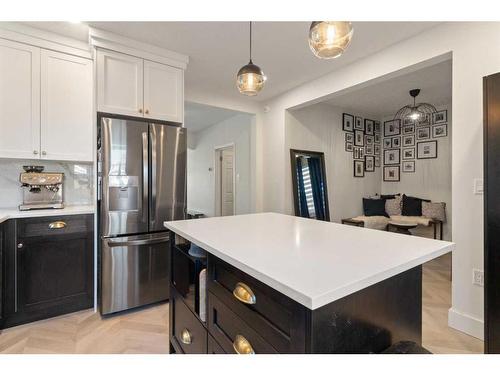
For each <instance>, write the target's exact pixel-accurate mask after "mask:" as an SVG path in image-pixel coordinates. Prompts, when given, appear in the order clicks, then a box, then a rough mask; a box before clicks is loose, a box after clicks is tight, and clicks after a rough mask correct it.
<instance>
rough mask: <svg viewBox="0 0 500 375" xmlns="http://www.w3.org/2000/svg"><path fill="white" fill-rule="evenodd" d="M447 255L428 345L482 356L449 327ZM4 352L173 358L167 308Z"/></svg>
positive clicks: (439, 272) (88, 318)
mask: <svg viewBox="0 0 500 375" xmlns="http://www.w3.org/2000/svg"><path fill="white" fill-rule="evenodd" d="M450 261H451V256H449V255H447V256H444V257H441V258H439V259H437V260H434V261H432V262H429V263H428V264H426V265H425V266H424V273H423V345H424V346H425V347H426V348H427V349H429V350H431V351H432V352H434V353H482V352H483V342H482V341H480V340H477V339H475V338H473V337H471V336H468V335H466V334H463V333H461V332H459V331H456V330H454V329H452V328H449V327H448V325H447V314H448V308H449V307H450V304H451V290H450V289H451V286H450V278H449V272H450ZM0 352H1V353H96V354H97V353H168V304H162V305H157V306H154V307H150V308H146V309H143V310H138V311H133V312H131V313H127V314H122V315H118V316H114V317H112V318H105V319H103V318H101V317H100V315H99V314H98V313H94V312H93V311H92V310H86V311H81V312H78V313H74V314H68V315H65V316H62V317H57V318H53V319H48V320H44V321H40V322H35V323H31V324H26V325H24V326H20V327H14V328H9V329H6V330H4V331H2V332H0Z"/></svg>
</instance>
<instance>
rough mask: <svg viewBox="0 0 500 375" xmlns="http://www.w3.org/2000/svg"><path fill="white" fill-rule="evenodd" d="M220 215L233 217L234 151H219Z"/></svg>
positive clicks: (230, 149)
mask: <svg viewBox="0 0 500 375" xmlns="http://www.w3.org/2000/svg"><path fill="white" fill-rule="evenodd" d="M220 162H221V174H220V175H221V183H220V186H221V215H222V216H229V215H234V150H233V148H232V147H231V148H225V149H222V150H221V158H220Z"/></svg>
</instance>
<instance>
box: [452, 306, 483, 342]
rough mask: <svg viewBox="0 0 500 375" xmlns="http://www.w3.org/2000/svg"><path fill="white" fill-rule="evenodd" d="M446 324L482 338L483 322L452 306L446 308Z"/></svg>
mask: <svg viewBox="0 0 500 375" xmlns="http://www.w3.org/2000/svg"><path fill="white" fill-rule="evenodd" d="M448 325H449V326H450V327H451V328H454V329H457V330H459V331H462V332H464V333H466V334H468V335H470V336H474V337H476V338H478V339H480V340H484V322H483V321H482V320H481V319H478V318H475V317H473V316H470V315H467V314H464V313H463V312H460V311H457V310H455V309H453V308H450V309H449V310H448Z"/></svg>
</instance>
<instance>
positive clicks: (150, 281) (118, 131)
mask: <svg viewBox="0 0 500 375" xmlns="http://www.w3.org/2000/svg"><path fill="white" fill-rule="evenodd" d="M97 150H98V204H99V218H98V223H99V234H100V241H101V243H100V267H99V271H100V272H99V275H100V283H99V284H100V311H101V313H102V314H110V313H114V312H118V311H122V310H127V309H130V308H133V307H137V306H142V305H146V304H150V303H153V302H158V301H162V300H166V299H168V298H169V268H170V267H169V258H170V256H169V253H170V251H169V241H170V232H169V231H167V230H166V229H165V227H164V226H163V222H164V221H167V220H179V219H183V218H184V217H185V206H186V134H185V129H183V128H180V127H177V126H173V125H165V124H156V123H148V122H142V121H136V120H125V119H121V118H111V117H102V118H101V119H100V126H99V134H98V146H97Z"/></svg>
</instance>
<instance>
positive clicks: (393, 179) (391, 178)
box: [383, 165, 401, 182]
mask: <svg viewBox="0 0 500 375" xmlns="http://www.w3.org/2000/svg"><path fill="white" fill-rule="evenodd" d="M391 171H392V172H394V176H391V175H390V173H391ZM383 175H384V176H383V177H384V182H399V181H400V179H401V172H400V169H399V165H391V166H387V167H384V173H383ZM388 176H389V177H388Z"/></svg>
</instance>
